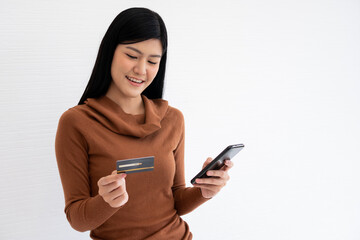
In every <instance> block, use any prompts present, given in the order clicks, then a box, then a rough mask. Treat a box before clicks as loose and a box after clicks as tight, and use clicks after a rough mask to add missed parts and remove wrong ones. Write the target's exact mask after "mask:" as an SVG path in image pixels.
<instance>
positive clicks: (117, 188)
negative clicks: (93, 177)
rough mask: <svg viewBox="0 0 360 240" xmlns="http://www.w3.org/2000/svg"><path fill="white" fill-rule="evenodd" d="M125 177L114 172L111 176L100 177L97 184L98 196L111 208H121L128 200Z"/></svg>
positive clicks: (123, 174)
mask: <svg viewBox="0 0 360 240" xmlns="http://www.w3.org/2000/svg"><path fill="white" fill-rule="evenodd" d="M125 177H126V174H125V173H122V174H117V173H116V170H114V171H113V172H112V173H111V175H108V176H105V177H102V178H100V179H99V181H98V182H97V184H98V186H99V195H100V196H102V198H103V199H104V201H105V202H107V203H108V204H109V205H110V206H111V207H113V208H118V207H121V206H123V205H124V204H125V203H127V201H128V200H129V196H128V193H127V192H126V182H125Z"/></svg>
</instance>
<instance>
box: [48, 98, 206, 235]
mask: <svg viewBox="0 0 360 240" xmlns="http://www.w3.org/2000/svg"><path fill="white" fill-rule="evenodd" d="M142 99H143V101H144V104H145V114H142V115H130V114H127V113H125V112H124V111H123V110H122V109H121V107H120V106H119V105H118V104H116V103H115V102H113V101H112V100H110V99H109V98H108V97H106V96H103V97H101V98H98V99H92V98H90V99H88V100H87V101H86V103H85V104H83V105H78V106H75V107H73V108H70V109H69V110H67V111H66V112H65V113H64V114H63V115H62V116H61V118H60V121H59V126H58V129H57V134H56V141H55V150H56V158H57V163H58V167H59V172H60V177H61V181H62V185H63V189H64V196H65V213H66V216H67V219H68V221H69V222H70V224H71V226H72V227H73V228H74V229H76V230H78V231H87V230H91V232H90V236H91V238H93V239H106V240H108V239H157V240H159V239H192V234H191V233H190V231H189V227H188V225H187V224H186V222H184V221H183V220H182V219H181V217H180V215H183V214H186V213H189V212H190V211H192V210H194V209H195V208H196V207H198V206H199V205H201V204H202V203H204V202H205V201H206V200H207V199H205V198H203V197H202V195H201V191H200V189H199V188H194V187H189V188H186V187H185V178H184V119H183V115H182V114H181V112H180V111H179V110H177V109H175V108H173V107H170V106H168V102H167V101H165V100H162V99H156V100H149V99H147V98H146V97H145V96H142ZM145 156H155V166H154V171H150V172H141V173H133V174H128V176H127V177H126V190H127V192H128V195H129V201H128V202H127V203H126V204H125V205H123V206H122V207H120V208H112V207H110V206H109V205H108V203H106V202H105V201H104V200H103V198H102V197H101V196H100V195H98V186H97V182H98V180H99V179H100V178H101V177H103V176H107V175H109V174H111V172H112V171H113V170H115V168H116V161H117V160H121V159H129V158H138V157H145Z"/></svg>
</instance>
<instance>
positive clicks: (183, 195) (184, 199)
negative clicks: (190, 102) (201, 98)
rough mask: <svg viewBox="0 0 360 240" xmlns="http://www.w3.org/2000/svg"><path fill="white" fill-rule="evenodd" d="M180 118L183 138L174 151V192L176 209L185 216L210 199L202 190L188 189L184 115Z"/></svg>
mask: <svg viewBox="0 0 360 240" xmlns="http://www.w3.org/2000/svg"><path fill="white" fill-rule="evenodd" d="M180 114H181V113H180ZM180 118H181V124H180V126H179V128H180V129H181V137H180V141H179V144H178V146H177V148H176V149H175V151H174V158H175V164H176V172H175V178H174V184H173V187H172V191H173V195H174V199H175V209H176V210H177V212H178V214H179V215H184V214H187V213H189V212H191V211H192V210H194V209H195V208H197V207H198V206H200V205H201V204H203V203H204V202H206V201H207V200H209V199H208V198H204V197H203V196H202V194H201V190H200V188H198V187H186V184H185V174H184V172H185V168H184V150H185V149H184V148H185V127H184V118H183V115H182V114H181V117H180Z"/></svg>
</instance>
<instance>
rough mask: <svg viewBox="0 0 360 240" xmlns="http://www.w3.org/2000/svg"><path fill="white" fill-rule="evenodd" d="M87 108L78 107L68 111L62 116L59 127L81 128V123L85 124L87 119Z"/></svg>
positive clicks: (83, 106)
mask: <svg viewBox="0 0 360 240" xmlns="http://www.w3.org/2000/svg"><path fill="white" fill-rule="evenodd" d="M85 108H86V106H85V105H76V106H74V107H71V108H69V109H67V110H66V111H65V112H63V113H62V114H61V116H60V119H59V125H67V126H69V125H72V126H75V125H79V126H81V123H83V121H84V120H85V118H86V115H85V114H84V110H85Z"/></svg>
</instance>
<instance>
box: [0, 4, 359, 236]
mask: <svg viewBox="0 0 360 240" xmlns="http://www.w3.org/2000/svg"><path fill="white" fill-rule="evenodd" d="M168 2H169V1H166V3H167V4H165V1H154V0H153V1H145V0H144V1H130V0H127V1H124V0H122V1H113V0H112V1H105V2H104V1H85V0H83V1H70V0H67V1H64V0H63V1H40V0H37V1H25V0H15V1H14V0H1V2H0V32H1V34H0V43H1V44H0V114H1V121H0V131H1V137H0V157H1V166H0V190H1V193H0V194H1V195H0V206H1V207H0V238H1V239H88V233H78V232H76V231H75V230H72V229H71V227H70V226H69V224H68V223H67V221H66V218H65V214H64V213H63V208H64V200H63V193H62V187H61V183H60V178H59V175H58V170H57V166H56V159H55V154H54V137H55V132H56V127H57V122H58V119H59V117H60V115H61V113H62V112H64V111H65V110H66V109H68V108H70V107H72V106H74V105H76V104H77V101H78V100H79V98H80V96H81V94H82V92H83V90H84V87H85V85H86V83H87V81H88V79H89V76H90V73H91V70H92V67H93V64H94V61H95V57H96V54H97V50H98V47H99V43H100V41H101V39H102V37H103V35H104V33H105V31H106V29H107V27H108V25H109V24H110V22H111V21H112V20H113V18H114V17H115V16H116V15H117V14H118V13H119V12H120V11H122V10H124V9H126V8H128V7H132V6H144V7H148V8H151V9H153V10H155V11H157V12H158V13H159V14H160V15H161V16H162V17H163V19H164V20H165V23H166V25H167V27H168V33H169V59H168V72H167V82H166V89H165V98H166V99H167V100H169V102H170V104H171V105H173V106H175V107H177V108H179V109H181V110H182V111H183V113H184V115H185V121H186V180H187V182H189V181H190V179H191V178H192V176H193V175H194V174H195V173H196V172H198V170H199V169H200V168H201V165H202V162H203V161H204V160H205V159H206V157H207V156H212V157H214V156H216V155H217V153H218V152H219V151H221V150H222V149H223V148H224V147H225V146H227V145H229V144H232V143H244V144H245V145H246V148H245V149H244V150H243V151H242V152H240V153H239V155H238V156H237V157H236V158H235V159H234V163H235V167H234V168H233V169H232V171H231V172H230V174H231V180H230V182H229V184H228V185H227V186H226V187H225V188H224V189H223V191H222V192H221V193H220V194H219V195H217V196H216V197H215V198H214V199H213V200H211V201H210V202H208V203H206V204H205V205H203V206H201V207H200V208H198V209H197V210H195V211H194V212H192V213H190V214H188V215H186V216H184V219H185V220H186V221H187V222H188V223H189V225H190V227H191V230H192V232H193V234H194V236H195V238H194V239H244V240H262V239H269V240H280V239H284V240H285V239H286V240H288V239H314V240H317V239H327V240H332V239H339V240H340V239H341V240H344V239H346V240H350V239H351V240H353V239H354V240H355V239H360V228H359V225H360V192H359V186H360V174H359V170H360V161H359V160H360V151H359V148H358V147H359V146H358V145H359V143H360V124H359V122H360V107H359V104H360V97H359V93H360V68H359V67H360V58H359V56H360V45H359V42H360V2H359V1H357V0H332V1H329V0H327V1H325V0H311V1H310V0H303V1H294V0H290V1H289V0H288V1H285V0H283V1H282V0H273V1H265V0H262V1H259V0H252V1H250V0H246V1H245V0H242V1H216V2H215V1H205V0H202V1H176V2H175V1H174V2H173V3H171V5H169V4H168Z"/></svg>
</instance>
